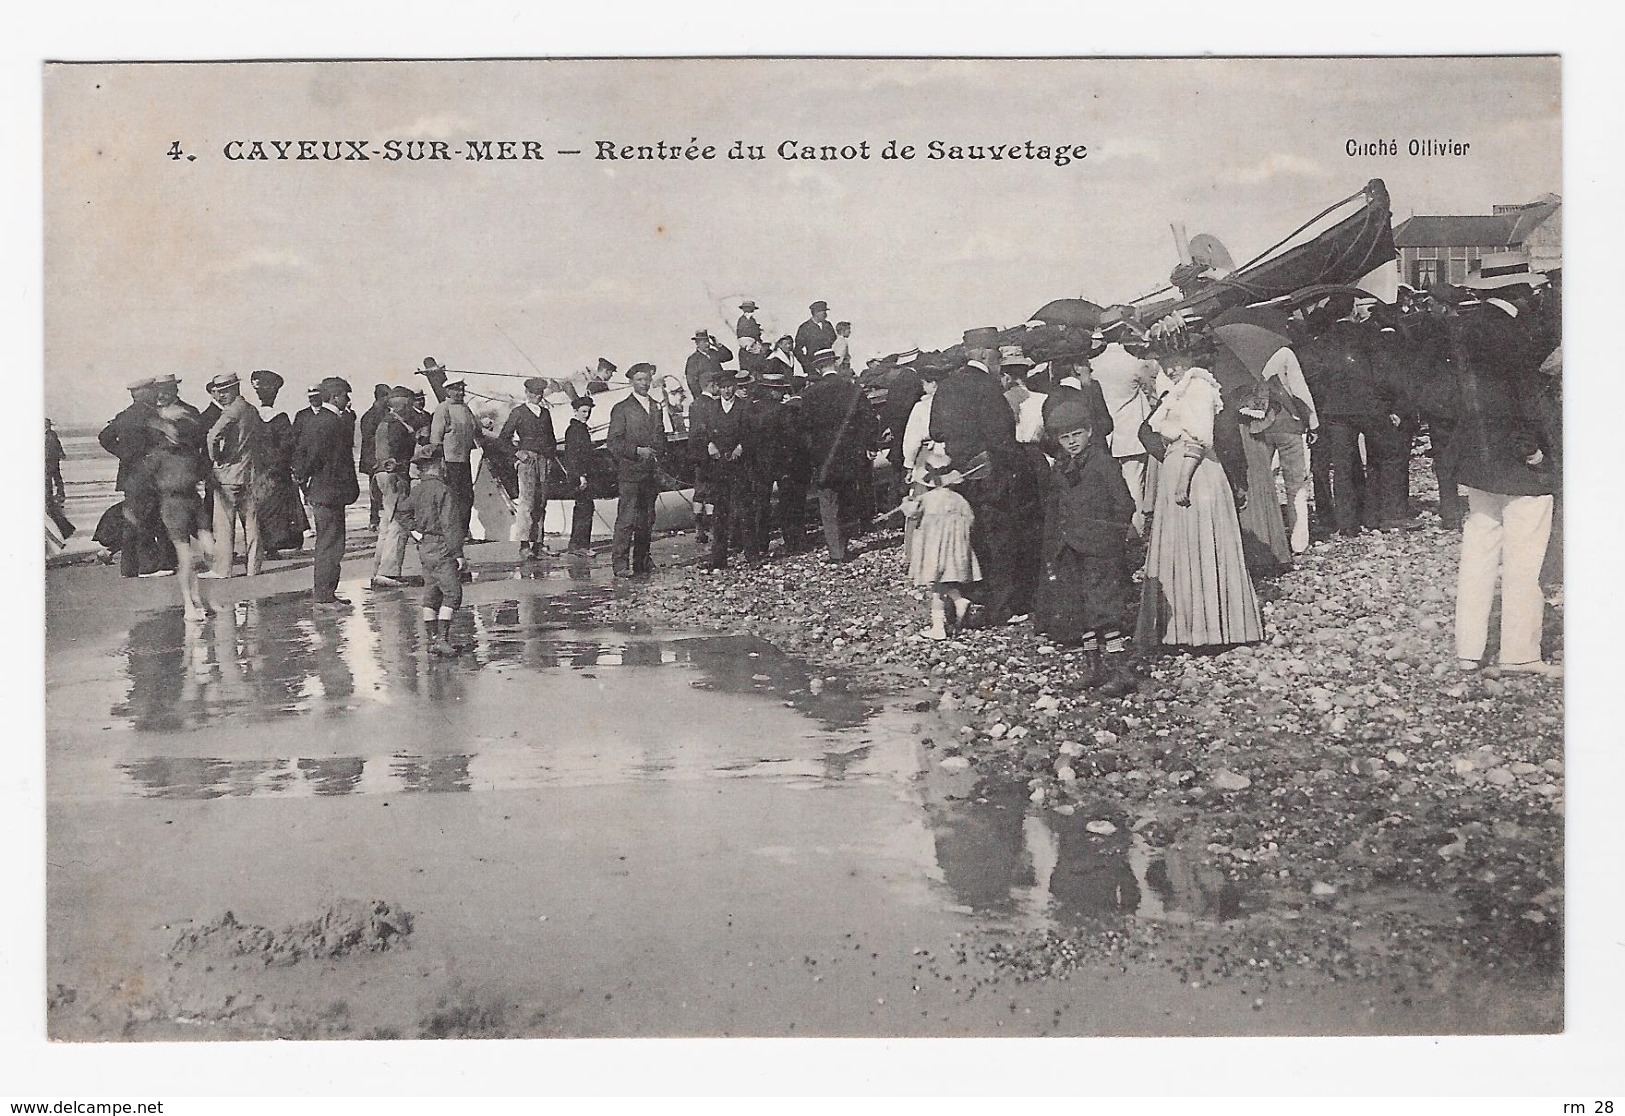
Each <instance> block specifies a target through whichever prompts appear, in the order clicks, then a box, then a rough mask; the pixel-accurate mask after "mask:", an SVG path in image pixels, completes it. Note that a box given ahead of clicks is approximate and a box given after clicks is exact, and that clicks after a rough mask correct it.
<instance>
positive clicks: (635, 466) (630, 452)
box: [609, 395, 666, 482]
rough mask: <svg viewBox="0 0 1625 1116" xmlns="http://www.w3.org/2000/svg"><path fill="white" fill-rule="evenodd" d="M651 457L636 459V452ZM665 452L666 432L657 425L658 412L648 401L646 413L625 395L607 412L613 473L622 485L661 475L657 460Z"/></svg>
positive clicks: (658, 422) (631, 397)
mask: <svg viewBox="0 0 1625 1116" xmlns="http://www.w3.org/2000/svg"><path fill="white" fill-rule="evenodd" d="M640 448H641V449H650V450H653V451H654V455H653V456H652V457H648V458H639V457H638V453H637V451H638V450H639V449H640ZM665 451H666V431H665V428H664V427H662V426H661V423H660V408H659V407H658V406H656V405H655V402H654V400H652V399H651V400H649V410H648V411H645V410H644V409H643V405H642V404H640V403H639V402H638V400H637V398H636V397H635V396H631V395H628V396H627V397H626V398H625V399H623V400H621V401H620V402H619V403H617V404H615V406H614V407H613V408H612V409H611V410H610V412H609V452H610V456H612V457H613V458H615V472H616V477H617V479H619V480H621V481H623V482H624V481H652V480H654V479H655V478H656V477H657V476H658V475H659V472H660V457H661V455H663V454H664V453H665Z"/></svg>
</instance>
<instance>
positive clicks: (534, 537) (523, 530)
mask: <svg viewBox="0 0 1625 1116" xmlns="http://www.w3.org/2000/svg"><path fill="white" fill-rule="evenodd" d="M546 394H547V381H546V380H544V379H542V378H541V377H539V376H532V377H531V378H530V379H528V380H526V381H525V401H524V402H523V403H521V404H519V406H517V407H515V408H514V409H513V410H511V411H509V412H508V421H507V422H505V423H503V424H502V430H501V431H500V432H499V433H498V434H497V442H498V443H500V444H501V445H502V447H503V448H504V449H506V448H508V447H510V446H511V447H513V449H514V467H515V469H516V471H517V472H518V475H519V514H518V517H517V522H516V523H515V525H514V531H515V533H516V534H517V535H518V536H519V557H521V558H536V557H539V556H540V554H541V551H542V547H543V541H542V517H543V515H544V514H545V512H546V510H547V478H548V474H549V472H550V471H551V468H552V463H553V461H554V458H555V457H556V456H557V455H558V448H559V443H558V438H557V437H555V436H554V434H553V416H552V415H551V414H549V413H548V410H547V404H546V403H544V402H543V401H542V400H543V397H544V396H545V395H546Z"/></svg>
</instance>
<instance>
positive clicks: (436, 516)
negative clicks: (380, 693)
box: [395, 443, 463, 656]
mask: <svg viewBox="0 0 1625 1116" xmlns="http://www.w3.org/2000/svg"><path fill="white" fill-rule="evenodd" d="M412 464H413V465H414V466H416V468H417V479H416V480H415V481H414V482H413V484H412V491H411V493H410V494H409V495H408V496H407V497H406V498H405V499H403V500H402V501H401V502H400V504H399V505H397V507H396V510H395V515H396V517H397V519H399V521H400V524H401V526H402V527H404V528H405V529H406V530H407V531H409V532H411V534H412V537H413V538H414V539H416V540H417V541H418V558H419V559H420V560H421V561H422V563H423V625H424V627H425V628H426V629H427V631H428V634H429V654H431V655H443V656H450V655H456V654H457V653H458V652H459V651H461V650H462V648H461V647H459V646H458V645H457V644H455V643H452V642H451V621H452V617H454V616H455V615H456V614H457V609H458V606H460V605H461V604H462V603H463V579H462V575H461V573H460V572H459V570H458V569H457V556H456V554H455V553H453V551H452V540H453V539H454V538H456V537H458V536H460V534H461V529H460V521H459V520H458V518H457V517H458V515H459V510H458V505H457V503H456V501H455V499H454V498H453V496H452V493H451V492H450V490H449V489H447V487H446V479H445V468H446V467H445V462H444V460H443V458H442V451H441V449H440V447H439V446H437V445H434V444H432V443H431V444H430V445H426V446H419V447H418V449H417V451H416V452H415V453H413V455H412Z"/></svg>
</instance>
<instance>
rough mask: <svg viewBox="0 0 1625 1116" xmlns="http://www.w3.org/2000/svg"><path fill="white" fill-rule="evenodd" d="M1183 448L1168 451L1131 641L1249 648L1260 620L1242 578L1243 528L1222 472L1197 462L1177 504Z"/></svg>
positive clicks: (1247, 583)
mask: <svg viewBox="0 0 1625 1116" xmlns="http://www.w3.org/2000/svg"><path fill="white" fill-rule="evenodd" d="M1181 452H1182V447H1181V446H1180V445H1179V444H1178V443H1175V444H1174V445H1170V446H1169V447H1168V456H1167V459H1166V460H1165V461H1164V462H1163V468H1162V476H1161V478H1160V479H1161V481H1162V483H1161V484H1159V485H1158V486H1157V503H1156V512H1155V514H1154V515H1153V516H1152V519H1151V538H1150V540H1149V541H1148V543H1147V546H1146V556H1145V581H1144V583H1143V584H1142V585H1141V594H1140V617H1139V623H1138V626H1137V627H1136V630H1135V636H1134V639H1135V642H1136V643H1137V644H1139V645H1140V646H1141V647H1147V646H1151V645H1153V644H1158V643H1163V644H1175V645H1179V646H1185V647H1199V646H1207V645H1213V644H1230V643H1255V642H1257V641H1258V640H1261V639H1263V638H1264V618H1263V615H1262V614H1261V613H1260V612H1259V608H1258V596H1257V594H1256V593H1254V592H1253V583H1252V579H1251V578H1250V577H1249V576H1248V574H1247V562H1246V559H1245V557H1244V556H1243V553H1242V548H1241V525H1240V523H1239V522H1238V521H1237V519H1236V505H1235V499H1234V497H1233V496H1232V494H1231V491H1230V484H1229V482H1228V481H1226V480H1225V477H1224V469H1223V468H1222V467H1221V466H1220V465H1219V463H1218V462H1217V461H1214V460H1212V459H1211V458H1203V459H1202V462H1201V464H1199V465H1198V466H1197V467H1196V475H1195V476H1194V477H1193V478H1192V480H1191V506H1190V507H1188V508H1182V507H1180V506H1179V505H1178V503H1176V502H1175V501H1176V498H1177V497H1178V492H1177V491H1176V489H1177V487H1178V485H1177V484H1176V483H1175V480H1174V478H1175V477H1176V476H1177V475H1178V469H1179V466H1180V461H1179V455H1180V453H1181Z"/></svg>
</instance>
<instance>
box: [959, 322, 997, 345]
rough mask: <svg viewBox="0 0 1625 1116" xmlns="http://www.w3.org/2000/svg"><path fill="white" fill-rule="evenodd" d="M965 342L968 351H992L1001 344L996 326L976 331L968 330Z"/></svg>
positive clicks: (981, 327)
mask: <svg viewBox="0 0 1625 1116" xmlns="http://www.w3.org/2000/svg"><path fill="white" fill-rule="evenodd" d="M964 342H965V348H967V349H992V348H995V347H997V346H998V344H999V331H998V329H997V328H996V327H994V326H979V327H978V328H976V329H967V330H966V331H965V336H964Z"/></svg>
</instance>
